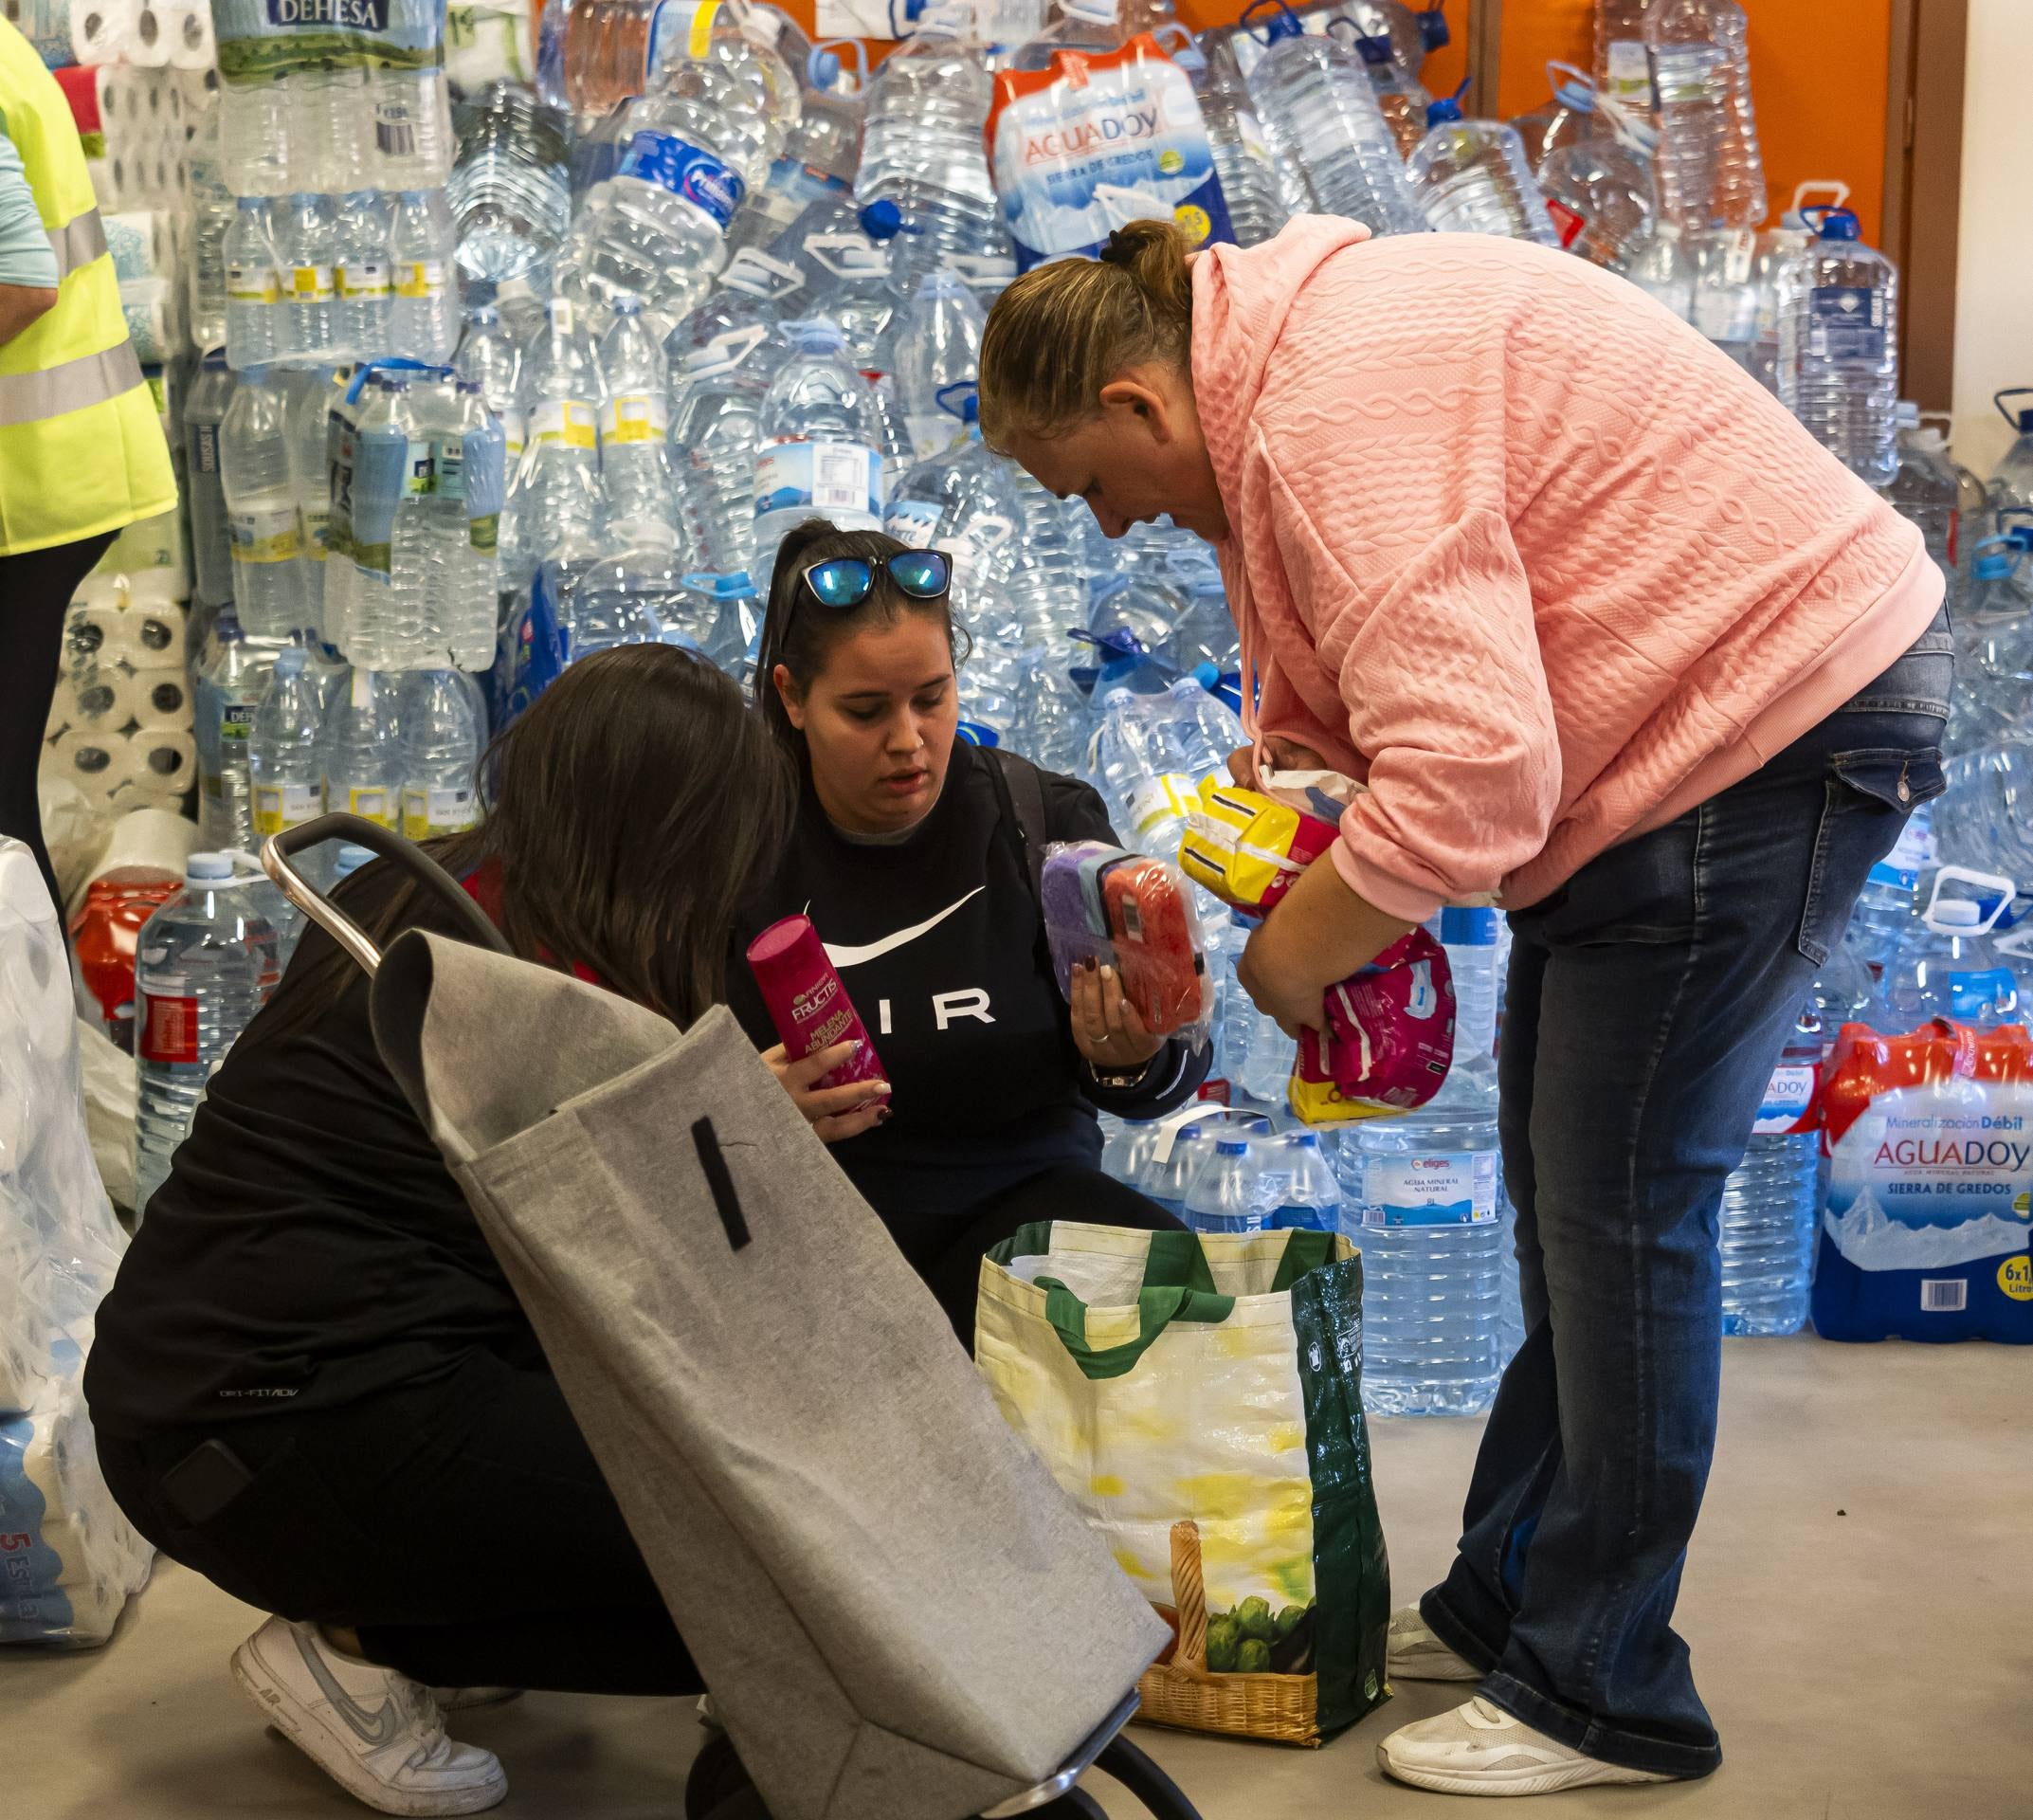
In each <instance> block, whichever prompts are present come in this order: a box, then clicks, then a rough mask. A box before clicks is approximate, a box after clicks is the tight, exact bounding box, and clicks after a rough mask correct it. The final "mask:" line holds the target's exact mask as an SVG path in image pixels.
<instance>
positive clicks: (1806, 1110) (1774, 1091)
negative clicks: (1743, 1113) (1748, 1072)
mask: <svg viewBox="0 0 2033 1820" xmlns="http://www.w3.org/2000/svg"><path fill="white" fill-rule="evenodd" d="M1821 1081H1822V1071H1821V1069H1820V1068H1818V1067H1816V1066H1815V1065H1813V1064H1812V1063H1805V1062H1782V1063H1781V1064H1780V1065H1778V1066H1777V1067H1775V1068H1774V1069H1773V1070H1772V1071H1771V1079H1770V1081H1768V1082H1767V1083H1765V1100H1764V1103H1763V1104H1761V1105H1760V1106H1759V1107H1758V1117H1757V1123H1756V1124H1754V1125H1752V1128H1751V1129H1752V1133H1753V1135H1755V1136H1756V1137H1790V1136H1791V1135H1792V1134H1793V1133H1794V1132H1796V1131H1819V1130H1820V1129H1821V1123H1822V1117H1821V1094H1820V1091H1819V1089H1820V1087H1821Z"/></svg>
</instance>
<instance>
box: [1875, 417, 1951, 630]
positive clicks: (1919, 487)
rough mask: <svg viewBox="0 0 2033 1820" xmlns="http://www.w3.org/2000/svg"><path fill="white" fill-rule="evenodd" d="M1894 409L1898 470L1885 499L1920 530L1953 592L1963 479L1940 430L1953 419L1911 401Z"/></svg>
mask: <svg viewBox="0 0 2033 1820" xmlns="http://www.w3.org/2000/svg"><path fill="white" fill-rule="evenodd" d="M1893 410H1894V417H1895V420H1896V421H1897V425H1898V472H1897V474H1895V475H1894V476H1893V477H1892V482H1891V484H1890V485H1889V486H1887V487H1886V488H1885V497H1886V498H1887V499H1888V500H1890V501H1892V503H1893V504H1894V505H1895V506H1897V508H1898V513H1899V516H1900V517H1901V518H1903V519H1907V520H1909V521H1910V522H1911V523H1913V524H1915V525H1916V526H1918V527H1919V531H1920V535H1921V536H1922V537H1925V538H1926V539H1927V554H1928V555H1931V556H1932V557H1933V559H1934V561H1935V563H1936V565H1937V566H1938V567H1939V568H1940V570H1941V573H1942V574H1943V575H1944V577H1946V579H1947V581H1948V584H1949V586H1950V588H1951V590H1952V588H1953V587H1954V585H1955V574H1956V565H1955V555H1956V550H1955V544H1956V532H1957V529H1958V527H1959V525H1960V523H1961V512H1960V504H1961V498H1962V479H1961V476H1960V475H1959V474H1958V473H1957V472H1956V468H1955V464H1954V463H1953V462H1952V461H1951V460H1950V459H1949V443H1948V436H1947V434H1946V433H1945V432H1944V431H1943V430H1942V428H1940V426H1941V425H1942V424H1946V423H1951V422H1952V419H1951V417H1950V415H1949V413H1948V412H1946V411H1925V412H1923V411H1922V410H1921V409H1920V407H1919V406H1918V405H1916V404H1915V403H1914V401H1913V400H1912V399H1910V398H1901V399H1900V400H1899V401H1898V402H1897V405H1896V406H1894V408H1893ZM1930 418H1932V419H1933V422H1930V421H1928V419H1930Z"/></svg>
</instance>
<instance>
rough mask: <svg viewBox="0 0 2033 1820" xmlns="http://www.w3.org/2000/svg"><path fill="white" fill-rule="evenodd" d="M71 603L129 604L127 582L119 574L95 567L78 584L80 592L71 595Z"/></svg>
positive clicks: (115, 605)
mask: <svg viewBox="0 0 2033 1820" xmlns="http://www.w3.org/2000/svg"><path fill="white" fill-rule="evenodd" d="M70 603H71V605H72V606H73V607H114V608H119V607H124V606H126V604H127V583H126V581H125V579H124V578H123V577H121V576H119V575H115V574H109V573H106V572H105V571H104V570H102V569H95V570H93V571H92V573H90V574H88V575H87V576H85V578H84V579H83V580H82V581H81V582H80V583H79V584H78V592H76V593H74V594H73V595H71V597H70Z"/></svg>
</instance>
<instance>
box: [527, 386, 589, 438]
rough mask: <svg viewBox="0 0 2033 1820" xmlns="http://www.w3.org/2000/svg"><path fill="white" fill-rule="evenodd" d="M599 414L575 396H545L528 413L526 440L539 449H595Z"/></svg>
mask: <svg viewBox="0 0 2033 1820" xmlns="http://www.w3.org/2000/svg"><path fill="white" fill-rule="evenodd" d="M599 421H600V420H599V417H598V415H597V414H596V413H595V411H594V410H593V408H592V406H590V405H589V404H582V403H581V402H580V401H579V400H578V399H576V398H546V399H544V400H543V401H542V403H540V404H539V405H538V406H537V407H536V409H535V410H533V411H531V412H530V416H529V439H530V441H531V442H533V443H535V445H536V446H537V447H538V448H597V447H599V446H600V438H599V431H598V425H599Z"/></svg>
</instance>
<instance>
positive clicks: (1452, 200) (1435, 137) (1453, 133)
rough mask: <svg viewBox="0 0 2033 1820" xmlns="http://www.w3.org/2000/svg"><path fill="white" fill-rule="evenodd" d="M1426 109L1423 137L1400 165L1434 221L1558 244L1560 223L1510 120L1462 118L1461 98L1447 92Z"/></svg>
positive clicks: (1446, 227)
mask: <svg viewBox="0 0 2033 1820" xmlns="http://www.w3.org/2000/svg"><path fill="white" fill-rule="evenodd" d="M1425 117H1426V135H1425V138H1423V139H1421V140H1420V141H1419V143H1418V144H1417V145H1416V146H1414V147H1413V148H1412V154H1411V155H1410V156H1409V157H1408V158H1407V159H1406V161H1405V173H1406V175H1407V178H1408V179H1409V180H1410V182H1411V185H1412V188H1413V189H1414V190H1415V191H1417V192H1418V194H1419V200H1420V203H1421V204H1422V206H1423V207H1424V208H1425V218H1426V220H1427V221H1429V222H1430V223H1431V224H1432V225H1433V227H1434V228H1437V229H1439V230H1440V231H1441V232H1442V233H1449V234H1502V235H1506V236H1508V237H1509V238H1510V239H1512V240H1535V241H1537V242H1538V244H1539V245H1540V246H1559V245H1560V230H1559V229H1558V228H1556V227H1555V226H1554V225H1553V219H1552V216H1551V215H1550V214H1548V213H1547V211H1546V196H1545V192H1544V191H1541V190H1540V188H1539V185H1538V180H1537V179H1536V178H1535V177H1534V175H1533V174H1532V167H1531V165H1530V164H1528V163H1527V162H1526V160H1525V147H1524V142H1523V141H1522V140H1521V139H1520V138H1519V137H1517V131H1516V128H1515V127H1509V126H1506V125H1504V124H1503V122H1502V121H1500V120H1470V119H1464V118H1462V117H1461V102H1460V101H1459V100H1454V99H1452V98H1451V97H1443V98H1442V99H1441V100H1437V101H1435V102H1434V103H1433V104H1432V105H1431V106H1430V107H1428V108H1427V109H1426V111H1425Z"/></svg>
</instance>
